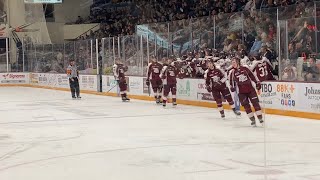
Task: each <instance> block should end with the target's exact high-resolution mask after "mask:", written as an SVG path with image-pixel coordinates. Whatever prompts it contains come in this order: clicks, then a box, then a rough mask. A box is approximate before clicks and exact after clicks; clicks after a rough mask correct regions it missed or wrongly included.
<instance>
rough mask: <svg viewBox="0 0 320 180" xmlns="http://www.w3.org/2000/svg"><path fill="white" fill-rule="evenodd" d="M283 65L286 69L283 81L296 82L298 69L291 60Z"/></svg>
mask: <svg viewBox="0 0 320 180" xmlns="http://www.w3.org/2000/svg"><path fill="white" fill-rule="evenodd" d="M283 65H284V66H285V68H284V69H283V71H282V73H281V79H282V80H284V81H296V80H297V76H298V75H297V68H296V67H295V66H293V64H292V63H291V62H290V60H284V62H283Z"/></svg>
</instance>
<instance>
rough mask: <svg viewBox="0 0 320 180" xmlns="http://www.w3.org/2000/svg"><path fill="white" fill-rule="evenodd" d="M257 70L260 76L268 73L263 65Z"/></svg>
mask: <svg viewBox="0 0 320 180" xmlns="http://www.w3.org/2000/svg"><path fill="white" fill-rule="evenodd" d="M259 71H260V77H265V76H267V75H268V71H267V68H265V67H263V66H262V67H260V68H259Z"/></svg>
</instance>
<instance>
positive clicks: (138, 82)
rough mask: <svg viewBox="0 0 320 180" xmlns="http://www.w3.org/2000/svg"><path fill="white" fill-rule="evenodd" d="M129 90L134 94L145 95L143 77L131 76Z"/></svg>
mask: <svg viewBox="0 0 320 180" xmlns="http://www.w3.org/2000/svg"><path fill="white" fill-rule="evenodd" d="M129 92H130V94H134V95H143V77H129Z"/></svg>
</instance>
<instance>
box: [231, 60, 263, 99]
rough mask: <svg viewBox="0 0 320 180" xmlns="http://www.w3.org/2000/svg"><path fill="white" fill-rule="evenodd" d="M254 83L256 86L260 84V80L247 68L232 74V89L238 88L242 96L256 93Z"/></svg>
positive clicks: (237, 69)
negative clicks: (252, 92)
mask: <svg viewBox="0 0 320 180" xmlns="http://www.w3.org/2000/svg"><path fill="white" fill-rule="evenodd" d="M252 81H253V82H255V83H256V84H257V83H258V82H259V80H258V78H257V77H256V76H255V75H254V74H253V73H252V72H251V71H250V69H248V68H247V67H243V66H240V67H239V68H236V69H232V70H231V72H230V87H231V88H235V87H236V86H238V88H239V93H241V94H242V93H243V94H244V93H250V92H251V91H255V88H254V87H253V86H252Z"/></svg>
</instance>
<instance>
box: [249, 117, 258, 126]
mask: <svg viewBox="0 0 320 180" xmlns="http://www.w3.org/2000/svg"><path fill="white" fill-rule="evenodd" d="M250 120H251V126H252V127H257V124H256V119H255V118H254V117H252V118H250Z"/></svg>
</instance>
